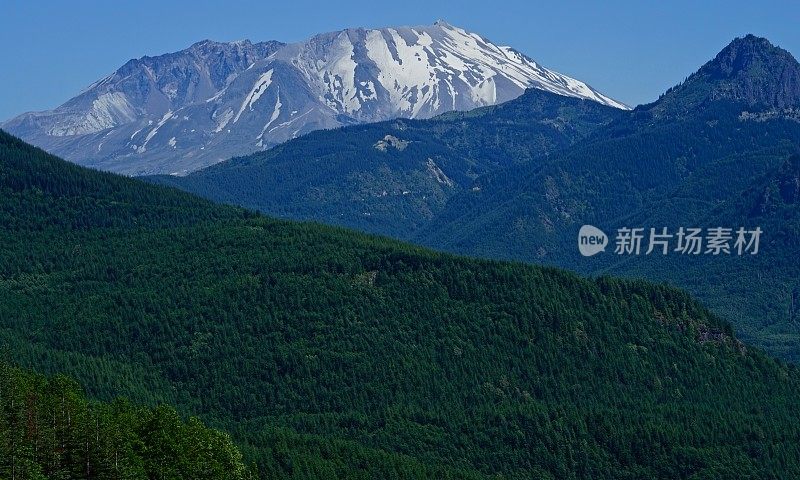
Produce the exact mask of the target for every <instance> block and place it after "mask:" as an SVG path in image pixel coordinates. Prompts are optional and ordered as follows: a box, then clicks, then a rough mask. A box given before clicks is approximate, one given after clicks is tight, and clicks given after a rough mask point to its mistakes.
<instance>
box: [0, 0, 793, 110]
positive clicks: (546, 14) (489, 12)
mask: <svg viewBox="0 0 800 480" xmlns="http://www.w3.org/2000/svg"><path fill="white" fill-rule="evenodd" d="M116 3H120V4H122V3H128V4H127V5H124V6H118V5H115V4H116ZM439 18H441V19H444V20H446V21H448V22H449V23H451V24H453V25H457V26H460V27H464V28H466V29H467V30H471V31H475V32H477V33H480V34H481V35H483V36H485V37H487V38H489V39H490V40H492V41H493V42H495V43H500V44H507V45H511V46H512V47H514V48H516V49H517V50H520V51H522V52H523V53H525V54H527V55H528V56H530V57H532V58H534V59H535V60H537V61H538V62H540V63H541V64H543V65H545V66H547V67H550V68H552V69H555V70H557V71H559V72H562V73H565V74H568V75H571V76H573V77H576V78H578V79H580V80H583V81H585V82H587V83H589V84H590V85H592V86H594V87H595V88H597V89H598V90H600V91H602V92H604V93H606V94H608V95H610V96H612V97H614V98H616V99H618V100H621V101H623V102H625V103H628V104H630V105H636V104H639V103H644V102H648V101H651V100H654V99H655V98H657V97H658V95H659V93H661V92H662V91H664V90H666V89H667V88H668V87H670V86H672V85H673V84H675V83H677V82H679V81H681V80H682V79H683V78H684V77H686V76H687V75H688V74H690V73H691V72H693V71H694V70H696V69H697V67H699V66H700V65H701V64H703V63H704V62H705V61H707V60H709V59H710V58H711V57H713V56H714V55H715V54H716V53H717V52H718V51H719V50H720V49H721V48H722V47H724V46H725V45H726V44H727V43H728V42H730V40H732V39H733V38H734V37H736V36H741V35H744V34H746V33H754V34H756V35H760V36H765V37H767V38H769V39H770V40H771V41H772V42H773V43H775V44H777V45H780V46H781V47H783V48H785V49H787V50H789V51H790V52H792V53H793V54H795V55H796V56H800V2H797V1H796V0H795V1H793V2H792V1H782V2H777V1H758V2H756V1H752V0H750V1H741V0H730V1H711V2H703V1H682V0H681V1H666V2H651V1H645V0H642V1H627V2H622V1H611V2H570V1H559V0H550V1H548V2H546V3H545V2H532V1H502V0H484V1H481V2H471V1H462V2H434V1H432V0H427V1H418V0H396V1H393V0H390V1H388V2H387V1H383V0H371V1H360V0H359V1H350V0H341V1H331V0H327V1H324V2H309V1H306V0H281V1H265V0H261V1H238V0H226V1H223V2H206V1H202V0H191V1H189V0H183V1H174V2H169V1H165V2H161V1H151V0H138V1H135V2H110V1H83V0H73V1H52V0H51V1H47V0H35V1H34V0H10V2H9V1H8V0H6V2H4V4H3V7H2V9H1V10H0V53H2V55H1V56H0V58H2V65H3V66H2V68H1V69H0V100H1V101H0V120H4V119H8V118H10V117H12V116H14V115H17V114H19V113H22V112H23V111H29V110H42V109H48V108H53V107H56V106H57V105H59V104H60V103H62V102H64V101H65V100H67V99H69V98H70V97H72V96H74V95H75V94H76V93H78V92H79V91H80V90H81V89H83V88H84V87H86V86H87V85H89V84H90V83H92V82H93V81H95V80H97V79H98V78H100V77H102V76H104V75H107V74H109V73H111V72H113V71H114V70H115V69H116V68H117V67H119V66H121V65H122V64H123V63H125V61H127V60H128V59H130V58H138V57H141V56H143V55H157V54H160V53H166V52H172V51H176V50H180V49H183V48H185V47H187V46H189V45H191V44H192V43H194V42H196V41H198V40H202V39H206V38H210V39H213V40H239V39H244V38H249V39H251V40H254V41H256V40H270V39H274V40H281V41H284V42H291V41H298V40H302V39H304V38H307V37H309V36H311V35H312V34H314V33H319V32H325V31H332V30H339V29H342V28H345V27H360V26H363V27H382V26H391V25H420V24H429V23H432V22H434V21H435V20H437V19H439Z"/></svg>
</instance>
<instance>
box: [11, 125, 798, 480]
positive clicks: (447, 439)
mask: <svg viewBox="0 0 800 480" xmlns="http://www.w3.org/2000/svg"><path fill="white" fill-rule="evenodd" d="M0 144H2V145H3V147H2V150H0V151H2V152H3V154H2V157H0V162H2V169H1V170H2V171H20V169H21V167H20V166H19V164H20V163H24V162H27V163H29V164H30V165H29V167H28V170H23V171H27V172H29V173H28V174H29V175H31V176H37V175H38V173H37V168H36V164H37V163H39V162H44V163H45V164H46V165H51V166H52V170H51V171H50V173H48V178H50V179H51V180H49V181H47V182H43V181H42V180H41V179H40V180H34V179H24V178H15V179H13V180H12V179H9V178H8V177H6V179H4V180H3V183H2V184H1V185H2V188H0V192H2V195H3V197H2V199H3V201H2V202H0V205H3V206H6V205H11V206H12V207H9V208H5V207H4V208H3V209H2V210H0V215H2V219H1V220H2V221H0V242H2V245H3V248H2V249H0V319H2V323H1V324H0V341H1V342H2V343H3V344H4V345H5V346H6V348H7V350H8V352H9V355H10V356H11V357H12V358H13V359H14V360H15V361H17V362H19V363H20V364H22V365H24V366H26V367H32V368H35V369H37V370H39V371H43V372H47V373H51V372H63V373H68V374H70V375H71V376H73V377H75V378H77V379H78V380H79V381H80V382H81V383H82V384H83V385H85V387H86V389H87V392H88V393H89V395H91V396H92V397H95V398H101V399H105V398H112V397H114V396H117V395H120V394H122V395H124V396H126V397H128V398H131V399H132V400H134V401H140V402H144V403H155V402H169V403H172V404H174V405H176V406H177V407H178V409H179V411H180V412H181V413H187V412H193V413H195V414H197V415H198V416H199V417H200V418H202V419H203V420H204V421H207V422H209V424H211V425H213V426H215V427H224V429H225V430H227V431H229V432H230V434H231V435H232V438H233V439H234V440H235V441H236V442H237V443H238V444H239V445H240V446H241V448H242V451H243V453H244V454H245V459H246V461H250V460H252V461H254V462H256V464H257V466H258V468H259V471H260V472H261V473H262V475H264V477H265V478H296V479H301V478H302V479H321V478H325V479H328V478H354V479H355V478H408V479H411V478H476V479H477V478H497V477H500V478H509V479H523V478H526V479H527V478H545V479H556V478H558V479H562V478H566V479H578V478H595V479H618V478H630V479H634V478H660V479H675V478H742V477H743V476H744V477H748V476H749V477H751V478H775V479H778V478H792V477H795V476H798V475H800V450H798V449H800V441H799V440H800V427H799V425H800V422H798V420H800V418H798V417H799V416H800V408H798V407H800V399H798V398H797V396H796V392H797V391H798V387H800V378H799V377H798V373H797V371H796V369H795V368H794V367H787V366H785V365H782V364H780V363H778V362H776V361H774V360H771V359H769V358H768V357H766V356H765V355H763V354H762V353H760V352H759V351H758V350H753V349H750V348H748V347H746V346H744V345H742V344H741V343H739V342H738V341H737V340H736V338H735V336H734V335H733V333H732V331H731V329H730V327H729V326H728V325H727V324H726V323H724V322H723V321H721V320H719V319H718V318H716V317H715V316H714V315H712V314H710V313H709V312H708V311H707V310H706V309H705V308H703V307H702V306H701V305H699V304H698V303H696V302H695V301H694V300H692V298H691V297H690V296H689V295H687V294H686V293H684V292H681V291H677V290H674V289H672V288H668V287H666V286H658V285H652V284H649V283H645V282H634V281H622V280H615V279H610V278H599V279H584V278H580V277H578V276H576V275H574V274H570V273H567V272H564V271H560V270H556V269H549V268H541V267H533V266H528V265H523V264H517V263H507V262H497V261H484V260H474V259H468V258H460V257H455V256H451V255H447V254H442V253H436V252H431V251H429V250H426V249H423V248H419V247H414V246H410V245H406V244H402V243H399V242H395V241H391V240H387V239H383V238H377V237H371V236H367V235H363V234H357V233H353V232H348V231H344V230H340V229H336V228H333V227H324V226H320V225H313V224H299V223H292V222H284V221H276V220H271V219H267V218H263V217H259V216H255V215H249V214H246V213H243V212H241V211H239V210H236V209H233V208H231V207H224V206H214V205H210V204H206V203H205V202H202V201H197V200H194V199H193V198H191V197H188V196H186V197H183V200H181V198H182V197H181V195H180V194H177V193H174V192H169V194H170V195H175V197H174V201H172V202H171V203H170V204H169V205H171V208H172V209H171V210H169V212H170V213H164V215H163V216H164V217H167V218H171V217H180V218H186V219H195V220H192V221H181V222H178V223H177V224H172V223H170V221H167V220H164V219H163V218H162V216H160V215H155V214H152V215H150V214H146V213H142V214H141V216H140V217H138V218H139V221H137V222H130V221H127V220H126V219H129V218H130V216H131V215H132V214H133V213H135V212H138V210H137V209H136V208H134V206H135V205H159V204H160V203H161V201H160V200H159V198H161V196H162V192H164V190H163V189H162V188H160V187H152V186H146V185H144V184H142V183H140V182H138V181H135V180H131V179H123V178H120V177H107V178H111V179H112V180H109V181H113V182H119V183H118V184H116V185H115V186H114V187H113V188H110V187H103V186H100V185H94V184H93V183H92V182H101V181H102V180H101V179H99V177H97V176H98V175H99V174H97V173H96V172H92V171H88V170H82V169H78V170H73V169H75V167H74V166H70V165H68V164H66V163H60V162H58V161H57V160H56V159H54V158H52V157H50V156H48V155H46V154H44V153H43V152H42V151H40V150H36V149H33V148H30V147H28V146H25V145H24V144H21V143H19V142H17V141H16V140H14V139H13V138H11V137H9V136H7V135H0ZM59 166H61V167H60V168H63V170H64V173H65V174H64V175H60V172H59ZM68 172H73V173H72V175H74V176H75V177H70V176H69V175H67V173H68ZM81 176H86V177H93V178H85V179H81V178H80V177H81ZM59 178H64V179H67V180H63V181H69V182H77V183H79V184H89V185H94V186H93V187H92V188H91V189H89V188H79V187H74V188H73V187H68V186H59V185H57V184H58V183H59V180H58V179H59ZM33 183H36V185H37V186H36V187H35V188H34V187H28V185H31V184H33ZM117 191H120V192H121V193H120V195H123V196H124V195H131V196H132V198H131V200H132V201H131V203H130V204H129V206H126V207H125V208H123V209H117V208H115V207H114V206H115V205H116V203H115V202H118V200H117V199H116V195H117V193H116V192H117ZM10 198H13V199H14V201H13V202H11V201H9V200H8V199H10ZM45 206H46V208H45ZM142 208H143V209H144V210H147V208H146V207H142ZM51 209H55V211H58V209H61V210H63V211H64V212H65V214H66V215H68V216H70V217H71V218H75V219H86V220H85V221H78V222H60V223H59V222H56V223H54V224H52V223H51V221H50V220H49V218H50V217H49V216H50V215H51V214H50V213H47V212H50V211H51ZM96 210H99V212H96ZM179 212H180V213H182V215H178V213H179ZM201 212H205V213H201ZM18 218H25V219H26V220H25V222H21V221H13V220H14V219H18Z"/></svg>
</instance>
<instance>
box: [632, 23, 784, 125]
mask: <svg viewBox="0 0 800 480" xmlns="http://www.w3.org/2000/svg"><path fill="white" fill-rule="evenodd" d="M717 101H727V102H733V103H736V104H740V105H742V106H743V107H745V108H747V109H748V110H753V109H755V110H776V109H777V110H783V109H786V108H793V107H800V63H798V62H797V60H796V59H795V58H794V57H793V56H792V54H791V53H789V52H787V51H786V50H784V49H782V48H780V47H777V46H775V45H773V44H772V43H771V42H770V41H769V40H767V39H766V38H763V37H758V36H756V35H753V34H748V35H745V36H744V37H738V38H735V39H734V40H733V41H732V42H730V43H729V44H728V45H727V46H726V47H725V48H723V49H722V50H721V51H720V52H719V53H718V54H717V55H716V56H715V57H714V58H713V59H712V60H710V61H709V62H707V63H706V64H705V65H703V66H702V67H700V69H699V70H698V71H697V72H695V73H694V74H692V75H691V76H689V78H687V79H686V81H685V82H683V83H682V84H680V85H677V86H676V87H673V88H671V89H669V90H668V91H667V93H666V94H664V95H663V96H662V97H661V98H660V99H659V100H658V101H656V102H655V103H652V104H650V105H646V106H644V107H642V109H643V110H646V111H650V112H651V113H652V114H654V115H656V116H657V117H675V116H682V115H686V114H688V113H689V112H696V111H699V110H700V109H704V108H705V107H707V106H708V104H709V103H710V102H717Z"/></svg>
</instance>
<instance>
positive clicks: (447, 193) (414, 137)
mask: <svg viewBox="0 0 800 480" xmlns="http://www.w3.org/2000/svg"><path fill="white" fill-rule="evenodd" d="M622 113H623V111H621V110H618V109H615V108H611V107H607V106H604V105H600V104H598V103H596V102H593V101H590V100H581V99H576V98H569V97H563V96H560V95H556V94H552V93H548V92H544V91H541V90H535V89H530V90H528V91H527V92H526V93H525V94H523V95H522V96H521V97H519V98H517V99H514V100H512V101H510V102H507V103H504V104H501V105H496V106H491V107H484V108H479V109H476V110H473V111H470V112H452V113H448V114H444V115H441V116H439V117H436V118H434V119H430V120H407V119H398V120H393V121H387V122H380V123H374V124H368V125H356V126H352V127H348V128H341V129H335V130H328V131H317V132H312V133H310V134H308V135H304V136H302V137H300V138H297V139H295V140H292V141H289V142H286V143H284V144H282V145H279V146H277V147H275V148H272V149H270V150H267V151H265V152H261V153H257V154H254V155H250V156H247V157H242V158H234V159H231V160H229V161H226V162H223V163H222V164H220V165H216V166H212V167H210V168H207V169H205V170H202V171H200V172H197V173H195V174H192V175H189V176H186V177H174V176H162V177H154V178H152V179H151V180H152V181H156V182H159V183H163V184H167V185H174V186H178V187H180V188H184V189H188V190H191V191H192V192H194V193H196V194H199V195H202V196H204V197H207V198H211V199H213V200H215V201H218V202H226V203H234V204H237V205H242V206H245V207H247V208H252V209H256V210H260V211H262V212H266V213H268V214H270V215H275V216H280V217H286V218H293V219H312V220H318V221H324V222H326V223H330V224H335V225H344V226H348V227H355V228H361V229H365V230H368V231H371V232H375V233H380V234H389V235H393V236H395V237H400V238H406V237H408V236H409V235H410V233H411V232H413V231H415V230H416V229H418V228H420V227H422V226H423V225H424V224H425V223H426V222H428V221H429V220H430V219H431V217H433V216H434V215H436V213H438V212H439V211H440V210H441V209H442V207H443V206H444V205H445V204H446V202H447V201H448V199H449V198H451V197H452V196H453V195H455V194H456V193H458V192H460V191H463V190H464V189H466V188H469V187H470V186H471V184H472V181H473V180H474V179H475V177H477V176H479V175H482V174H484V173H487V172H490V171H493V170H495V169H497V168H501V167H505V166H510V165H517V164H519V163H522V162H525V161H529V160H531V159H532V158H535V157H538V156H541V155H545V154H547V153H550V152H554V151H557V150H560V149H563V148H565V147H567V146H569V145H572V144H574V143H575V142H576V141H578V140H580V139H582V138H584V137H585V136H587V135H588V134H589V133H590V132H592V131H593V130H595V129H597V128H599V127H601V126H603V125H606V124H608V123H609V122H611V121H612V120H613V119H615V118H617V117H619V116H620V115H622Z"/></svg>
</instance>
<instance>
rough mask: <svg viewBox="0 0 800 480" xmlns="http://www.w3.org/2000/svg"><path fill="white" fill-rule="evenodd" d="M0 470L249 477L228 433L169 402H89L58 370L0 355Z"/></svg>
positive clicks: (28, 477)
mask: <svg viewBox="0 0 800 480" xmlns="http://www.w3.org/2000/svg"><path fill="white" fill-rule="evenodd" d="M0 478H7V479H10V480H45V479H97V480H100V479H130V480H134V479H142V480H155V479H164V480H167V479H176V480H177V479H188V478H192V479H207V480H212V479H220V480H222V479H226V480H235V479H242V480H243V479H248V478H254V476H253V474H252V473H251V472H250V471H249V470H248V468H247V467H245V465H244V463H243V461H242V454H241V453H240V452H239V450H238V448H237V447H236V446H235V445H234V444H233V442H232V441H231V440H230V438H229V436H228V435H226V434H223V433H220V432H218V431H216V430H212V429H209V428H208V427H206V426H204V425H203V424H202V423H201V422H200V421H199V420H198V419H197V418H190V419H189V420H188V421H184V420H183V419H181V418H180V416H179V415H178V413H177V412H176V411H175V410H174V409H173V408H171V407H167V406H159V407H156V408H143V407H135V406H133V405H131V404H130V403H128V402H125V401H122V400H117V401H114V402H111V403H96V402H90V401H89V400H87V399H86V397H85V396H84V394H83V392H82V391H81V389H80V388H79V387H78V385H77V384H76V383H75V382H74V381H72V380H71V379H69V378H67V377H64V376H56V377H53V378H50V379H48V378H45V377H44V376H42V375H37V374H33V373H31V372H28V371H24V370H20V369H18V368H13V367H11V366H9V365H8V364H6V363H0Z"/></svg>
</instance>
